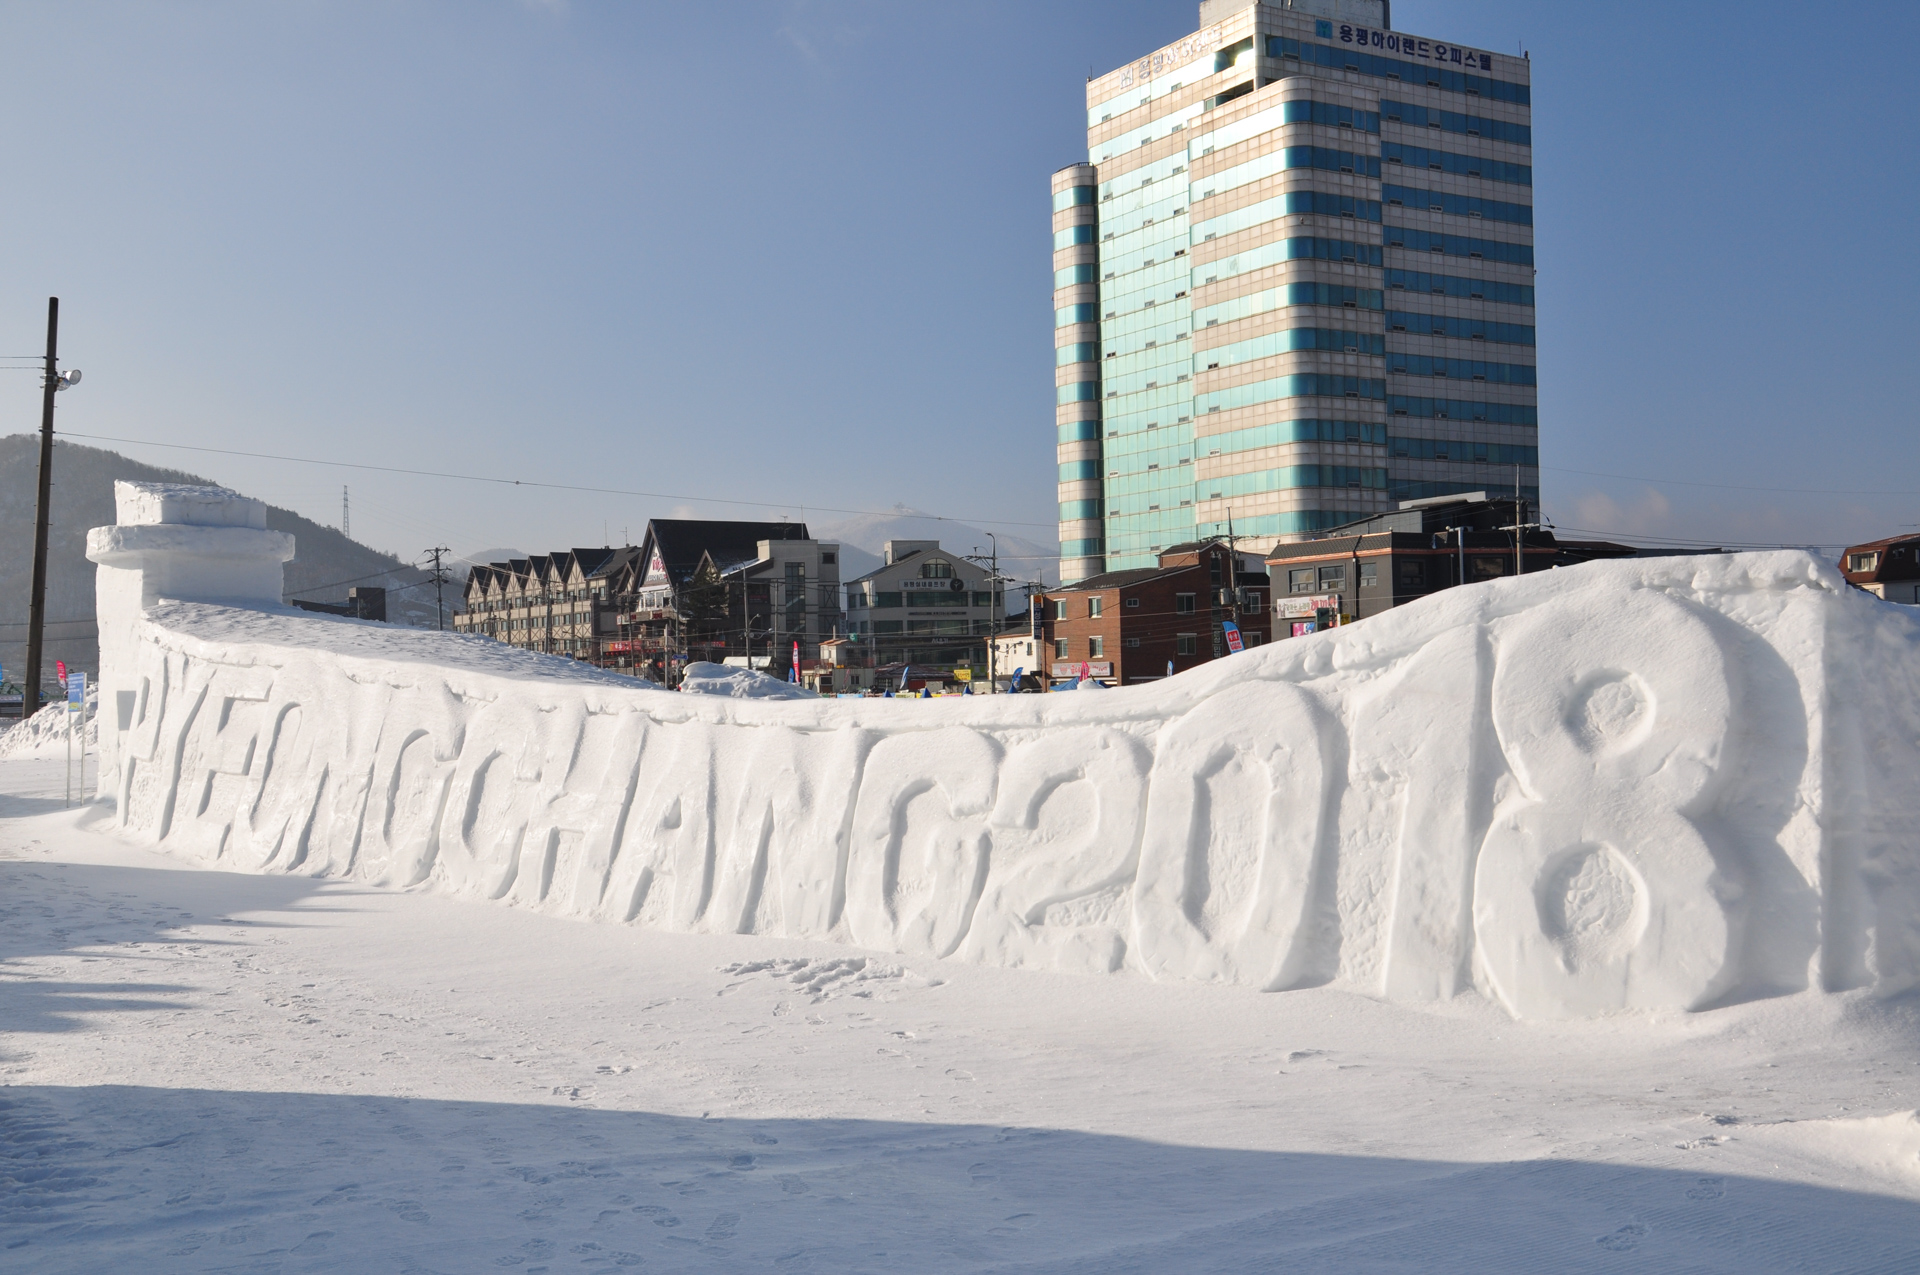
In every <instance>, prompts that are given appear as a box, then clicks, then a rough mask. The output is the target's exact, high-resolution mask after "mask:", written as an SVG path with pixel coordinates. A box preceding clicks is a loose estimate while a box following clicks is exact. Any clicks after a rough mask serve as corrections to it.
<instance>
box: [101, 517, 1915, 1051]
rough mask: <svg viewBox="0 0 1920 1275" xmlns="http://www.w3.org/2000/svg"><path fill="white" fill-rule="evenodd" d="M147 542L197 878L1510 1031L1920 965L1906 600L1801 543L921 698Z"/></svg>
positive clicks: (175, 758) (1586, 575)
mask: <svg viewBox="0 0 1920 1275" xmlns="http://www.w3.org/2000/svg"><path fill="white" fill-rule="evenodd" d="M129 530H140V529H137V528H135V529H130V528H124V527H123V528H102V529H98V530H96V531H95V532H94V533H93V535H94V537H95V538H97V541H98V544H99V547H100V550H101V556H100V557H99V558H98V559H97V560H99V561H102V563H103V565H102V568H101V572H100V583H99V589H100V598H101V611H100V614H101V624H102V662H103V667H102V678H103V682H104V684H105V689H106V693H107V695H108V697H109V702H110V704H111V705H112V707H111V709H110V721H109V723H108V724H109V727H110V729H109V730H108V731H107V740H106V744H105V750H104V752H103V755H102V760H101V776H102V778H101V790H102V795H103V796H105V797H106V798H108V799H110V800H111V801H112V802H113V803H114V806H115V807H116V821H117V823H118V825H119V826H120V827H121V828H123V829H124V830H125V831H126V832H128V833H130V834H132V835H135V836H137V837H139V838H142V839H144V840H146V841H149V842H152V843H157V844H158V845H159V846H160V847H161V848H163V849H166V850H169V851H171V852H174V853H177V854H180V855H183V856H187V857H190V858H195V859H198V860H200V861H203V862H208V863H218V864H220V865H222V866H227V867H232V868H236V869H241V870H249V871H262V872H297V873H304V874H310V875H314V876H332V877H350V878H354V879H358V880H363V881H368V882H379V883H385V884H389V885H396V886H429V887H431V888H434V889H437V890H443V891H447V892H450V893H455V894H461V895H468V896H474V897H479V898H487V899H503V900H507V901H509V902H511V903H514V904H518V905H521V906H527V907H534V908H539V909H542V910H545V911H549V912H553V913H557V914H563V915H570V916H579V917H588V918H595V919H600V920H605V921H610V922H614V923H634V924H640V925H646V926H654V927H659V928H664V929H670V930H683V931H692V930H705V931H718V932H743V933H744V932H752V933H761V934H772V935H781V936H793V937H809V938H819V939H829V940H839V941H845V942H850V943H854V944H858V945H860V946H862V947H866V948H872V949H881V950H888V951H897V952H902V953H908V954H913V955H926V956H940V957H946V956H952V957H957V958H960V959H965V960H973V961H981V962H988V963H993V964H1000V965H1010V966H1039V967H1047V968H1054V969H1064V970H1079V971H1086V972H1093V973H1109V972H1117V971H1132V972H1135V973H1139V974H1144V975H1147V976H1150V977H1153V978H1158V979H1188V980H1195V979H1197V980H1215V981H1228V982H1234V983H1239V984H1244V985H1247V986H1250V987H1256V988H1262V989H1268V990H1281V989H1287V988H1296V987H1306V986H1315V985H1321V984H1327V983H1333V984H1337V985H1340V986H1345V987H1350V988H1353V989H1356V990H1362V991H1367V992H1370V993H1373V994H1376V995H1380V996H1384V997H1387V998H1390V999H1393V1000H1397V1001H1406V1002H1424V1001H1432V1000H1437V999H1445V998H1448V997H1452V996H1455V995H1458V994H1460V993H1462V992H1466V991H1470V990H1477V991H1478V992H1480V993H1482V994H1484V995H1487V996H1489V997H1492V998H1494V999H1495V1000H1497V1001H1498V1002H1499V1003H1500V1004H1502V1005H1503V1006H1505V1007H1506V1008H1507V1010H1508V1011H1510V1012H1511V1013H1513V1014H1516V1015H1519V1016H1523V1017H1561V1016H1570V1015H1588V1014H1599V1013H1606V1012H1610V1011H1615V1010H1621V1009H1693V1008H1702V1007H1706V1006H1710V1005H1715V1004H1723V1003H1727V1002H1730V1001H1733V1000H1740V999H1751V998H1755V997H1761V996H1768V995H1775V994H1780V993H1785V992H1790V991H1795V990H1800V989H1803V988H1807V987H1809V986H1813V987H1819V988H1824V989H1827V990H1842V989H1849V988H1858V987H1874V988H1876V989H1878V990H1879V991H1881V992H1884V993H1889V994H1891V993H1894V992H1898V991H1901V990H1904V989H1907V988H1910V987H1913V986H1915V985H1916V984H1920V845H1916V836H1915V832H1914V829H1915V828H1916V827H1920V785H1916V784H1915V783H1914V782H1913V775H1914V773H1915V770H1916V766H1920V625H1917V624H1916V622H1915V617H1914V616H1913V615H1912V614H1910V613H1904V612H1903V610H1902V609H1901V608H1898V607H1892V606H1888V605H1886V604H1884V603H1880V602H1878V601H1876V600H1874V599H1872V598H1869V597H1867V596H1866V595H1863V594H1860V593H1858V592H1857V591H1853V590H1850V589H1848V588H1847V587H1846V585H1845V584H1844V582H1843V581H1842V580H1841V579H1840V577H1839V576H1838V575H1837V573H1835V572H1834V571H1833V569H1832V568H1831V567H1828V566H1825V565H1823V564H1821V563H1820V562H1818V561H1817V560H1815V559H1814V558H1812V557H1811V556H1809V555H1806V554H1802V553H1773V554H1747V555H1735V556H1727V557H1718V558H1712V559H1665V560H1650V561H1627V562H1619V563H1607V564H1594V565H1589V566H1585V567H1580V568H1576V569H1571V570H1562V571H1553V572H1547V573H1542V574H1539V575H1534V576H1527V577H1523V578H1520V579H1517V580H1505V581H1499V582H1495V583H1490V584H1486V585H1480V586H1475V587H1471V588H1459V589H1453V590H1449V591H1447V592H1445V593H1442V594H1439V595H1436V596H1434V597H1432V598H1429V599H1426V600H1424V601H1422V602H1420V603H1417V604H1414V605H1412V606H1408V607H1404V608H1400V609H1398V610H1396V611H1394V612H1391V613H1389V614H1387V615H1384V616H1381V617H1378V618H1375V619H1371V620H1369V621H1367V622H1366V623H1365V624H1360V625H1354V626H1349V627H1346V628H1341V629H1336V630H1333V631H1331V632H1328V633H1323V634H1317V635H1314V636H1312V637H1308V638H1302V639H1296V640H1291V641H1287V642H1279V643H1274V644H1271V645H1268V646H1263V647H1259V648H1255V649H1253V650H1251V651H1247V652H1245V653H1242V654H1239V655H1235V656H1232V657H1230V658H1228V659H1225V660H1220V661H1216V662H1214V663H1212V664H1209V665H1206V666H1203V667H1202V668H1200V669H1198V670H1195V671H1193V672H1190V673H1187V674H1183V675H1181V676H1179V677H1176V678H1172V679H1168V680H1166V681H1162V682H1157V683H1155V684H1153V685H1151V686H1148V687H1140V688H1129V689H1126V690H1122V691H1119V692H1117V693H1115V694H1109V695H1096V696H1091V697H1089V696H1081V695H1074V696H1066V697H1060V696H992V697H988V696H974V697H953V698H948V699H944V700H940V701H936V702H934V703H932V704H913V705H908V704H905V703H901V702H899V701H892V700H874V699H865V700H838V699H819V698H814V697H808V698H807V699H805V700H792V701H789V700H783V699H781V700H768V699H755V698H739V697H736V696H735V695H734V694H732V693H731V692H729V693H727V694H713V695H704V694H702V695H684V696H666V695H661V694H659V693H658V692H657V691H654V690H651V689H648V688H645V687H642V686H640V685H637V684H635V683H633V682H631V681H626V680H624V679H620V678H615V677H611V676H608V675H604V674H597V673H594V672H593V671H592V670H584V669H582V667H581V666H579V665H577V664H574V663H572V662H570V661H562V660H555V659H550V658H547V657H540V656H531V655H527V654H526V653H523V652H513V653H512V655H513V656H514V657H516V658H511V659H510V658H508V657H507V656H506V655H504V654H502V652H504V651H505V648H501V647H498V646H495V645H493V644H489V643H486V642H484V641H482V640H461V639H457V638H452V637H445V636H440V635H435V634H431V633H428V634H409V635H407V636H406V637H405V638H401V637H399V636H397V635H396V634H395V633H394V632H393V631H392V630H388V629H383V628H382V627H381V626H377V625H363V624H357V623H354V622H351V621H342V620H337V619H333V618H330V617H323V616H308V615H290V614H286V613H283V612H279V611H278V610H276V609H274V608H272V607H271V606H270V605H269V604H267V603H266V602H264V601H260V600H256V601H255V602H252V603H249V604H248V605H246V606H234V605H215V604H210V603H207V602H202V601H187V600H180V601H170V600H168V599H169V598H191V597H192V596H193V595H192V594H164V593H162V594H160V595H159V596H155V589H154V586H153V585H152V584H151V582H150V581H149V582H146V583H142V581H141V580H139V579H133V578H124V577H137V576H139V575H140V574H141V573H142V572H147V573H152V572H154V571H156V570H162V571H164V570H168V569H169V568H168V565H167V563H166V562H165V561H163V560H157V559H154V558H151V557H149V558H148V559H144V560H143V559H139V558H137V556H135V555H132V554H130V553H129V551H128V550H127V549H126V548H125V547H124V546H125V545H126V544H127V543H129V540H128V538H126V537H124V536H121V535H119V534H118V533H125V532H127V531H129ZM161 530H165V531H168V532H173V531H176V530H177V531H179V532H182V533H185V532H187V531H189V530H202V531H203V532H204V534H208V535H217V534H232V533H231V532H223V531H222V530H220V529H214V528H205V529H197V528H184V527H182V528H171V527H169V528H162V529H161ZM163 540H164V538H155V539H153V540H151V541H149V542H146V544H147V547H146V548H145V549H143V550H142V551H143V552H147V553H149V554H156V553H161V552H163V551H177V552H181V553H186V554H192V555H198V556H197V557H196V561H201V560H204V557H205V551H204V549H203V548H202V547H201V546H199V545H197V544H194V543H191V541H192V540H193V537H191V536H183V537H182V539H181V540H180V541H179V542H178V543H177V544H173V545H171V546H169V545H168V544H166V543H163ZM134 547H135V548H139V547H140V546H139V545H135V546H134ZM257 550H258V552H259V553H261V554H263V555H265V554H273V553H277V552H279V547H278V546H275V545H269V544H264V543H263V544H261V545H260V546H258V547H257ZM116 555H118V556H117V557H116ZM253 569H254V568H253V567H251V566H249V567H248V568H247V571H252V570H253ZM240 574H242V575H245V574H246V573H245V572H242V573H240ZM169 578H171V579H175V580H181V579H187V578H188V576H187V575H185V574H182V573H175V574H174V575H173V576H171V577H169ZM246 578H247V579H249V580H251V579H253V576H251V575H247V576H246ZM209 587H211V586H209ZM235 594H242V596H244V594H243V592H242V591H241V590H238V589H234V590H231V591H229V592H228V593H226V594H225V595H224V596H227V597H233V596H234V595H235ZM210 596H222V595H219V594H213V595H210ZM115 607H118V608H119V610H115Z"/></svg>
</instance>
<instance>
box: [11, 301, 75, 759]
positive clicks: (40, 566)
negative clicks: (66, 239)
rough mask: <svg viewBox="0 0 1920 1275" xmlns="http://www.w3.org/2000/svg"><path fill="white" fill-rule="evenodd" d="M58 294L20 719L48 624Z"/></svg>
mask: <svg viewBox="0 0 1920 1275" xmlns="http://www.w3.org/2000/svg"><path fill="white" fill-rule="evenodd" d="M59 349H60V298H59V297H48V298H47V367H46V373H45V377H44V384H43V386H42V389H41V397H40V494H39V500H38V503H37V504H36V505H35V506H34V511H33V592H32V594H31V595H29V597H28V601H27V677H26V681H25V682H23V683H22V684H21V686H20V720H21V721H23V722H24V721H25V720H27V719H28V718H29V717H32V716H33V715H34V714H35V713H37V712H39V711H40V657H41V654H42V649H41V648H42V645H43V642H44V639H45V636H46V626H47V515H48V502H49V500H50V499H51V497H52V494H53V396H54V394H55V393H56V392H57V391H59V390H63V389H65V388H66V386H65V385H62V384H61V383H60V373H59V368H58V366H57V363H58V358H59Z"/></svg>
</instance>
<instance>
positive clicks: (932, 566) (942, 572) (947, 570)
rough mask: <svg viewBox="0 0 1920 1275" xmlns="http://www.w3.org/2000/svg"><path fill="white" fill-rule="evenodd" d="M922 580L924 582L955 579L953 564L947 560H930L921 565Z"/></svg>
mask: <svg viewBox="0 0 1920 1275" xmlns="http://www.w3.org/2000/svg"><path fill="white" fill-rule="evenodd" d="M920 578H921V579H922V580H951V579H953V564H952V563H951V562H948V561H947V560H946V559H945V558H928V559H927V560H926V561H925V562H923V563H921V564H920Z"/></svg>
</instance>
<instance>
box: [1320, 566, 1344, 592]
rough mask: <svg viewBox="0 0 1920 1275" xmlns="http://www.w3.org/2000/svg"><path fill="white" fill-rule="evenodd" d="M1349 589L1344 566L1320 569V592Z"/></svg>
mask: <svg viewBox="0 0 1920 1275" xmlns="http://www.w3.org/2000/svg"><path fill="white" fill-rule="evenodd" d="M1346 587H1347V569H1346V567H1344V566H1338V567H1322V568H1320V591H1321V592H1322V593H1325V592H1327V591H1328V590H1330V589H1333V590H1337V589H1344V588H1346Z"/></svg>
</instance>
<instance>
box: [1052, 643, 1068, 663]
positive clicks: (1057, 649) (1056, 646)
mask: <svg viewBox="0 0 1920 1275" xmlns="http://www.w3.org/2000/svg"><path fill="white" fill-rule="evenodd" d="M1053 658H1054V659H1056V660H1064V659H1066V658H1067V639H1065V638H1055V639H1054V640H1053Z"/></svg>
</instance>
